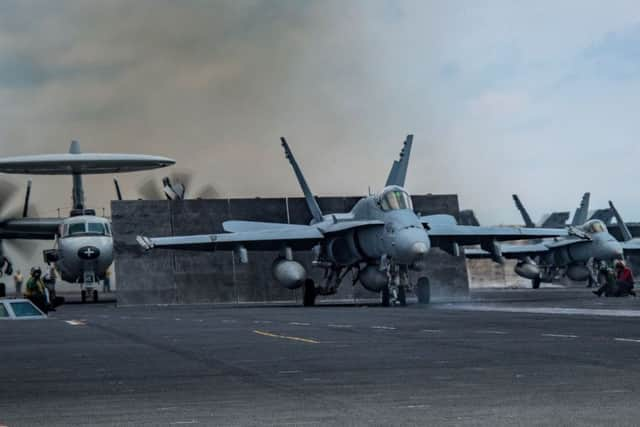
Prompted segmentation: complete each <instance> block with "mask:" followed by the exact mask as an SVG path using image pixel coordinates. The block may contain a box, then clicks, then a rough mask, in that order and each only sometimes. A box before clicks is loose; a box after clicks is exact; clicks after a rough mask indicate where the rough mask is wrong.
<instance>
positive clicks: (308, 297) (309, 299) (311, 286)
mask: <svg viewBox="0 0 640 427" xmlns="http://www.w3.org/2000/svg"><path fill="white" fill-rule="evenodd" d="M317 294H318V293H317V292H316V284H315V282H314V281H313V280H312V279H307V280H305V281H304V294H303V296H302V305H304V306H305V307H312V306H314V305H316V296H317Z"/></svg>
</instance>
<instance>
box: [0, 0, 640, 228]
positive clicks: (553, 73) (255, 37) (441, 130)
mask: <svg viewBox="0 0 640 427" xmlns="http://www.w3.org/2000/svg"><path fill="white" fill-rule="evenodd" d="M638 102H640V3H638V2H637V1H631V0H629V1H607V2H603V1H585V0H580V1H577V0H564V1H560V2H558V1H538V2H532V1H515V0H505V1H476V0H470V1H446V2H445V1H432V2H429V1H424V0H417V1H399V0H389V1H383V0H380V1H378V0H361V1H345V0H336V1H303V0H291V1H285V0H281V1H280V0H268V1H260V0H252V1H242V0H231V1H195V0H193V1H188V0H180V1H177V0H174V1H168V0H136V1H119V0H100V1H97V0H96V1H88V0H78V1H70V0H57V1H55V2H52V1H49V0H43V1H28V0H19V1H8V0H4V1H2V2H0V121H1V123H2V126H0V149H1V150H0V155H15V154H34V153H40V152H59V151H66V150H67V148H68V144H69V141H70V140H71V139H79V140H80V142H81V144H82V146H83V150H84V151H111V152H140V153H148V154H159V155H166V156H169V157H172V158H175V159H176V160H177V161H178V164H179V165H181V166H182V167H189V168H192V169H195V170H196V171H197V176H198V178H197V183H198V184H203V183H205V182H210V183H212V184H214V185H215V186H216V188H217V189H218V191H219V192H220V193H221V194H224V195H229V196H233V197H243V196H257V195H261V196H279V195H298V194H299V190H298V188H297V185H296V182H295V180H294V177H293V174H292V172H291V170H290V168H289V166H288V164H287V163H286V161H285V160H284V158H283V155H282V151H281V149H280V147H279V141H278V137H279V136H281V135H285V136H287V137H288V139H289V142H290V144H291V146H292V149H293V151H294V153H295V154H296V155H297V157H298V160H299V162H300V163H301V165H302V167H303V169H304V171H305V173H306V174H307V178H308V180H309V182H310V185H311V187H312V189H313V190H314V191H315V192H316V193H318V194H334V195H335V194H365V193H366V192H367V188H368V187H369V186H371V187H372V188H373V189H380V188H381V186H382V185H383V183H384V180H385V178H386V175H387V172H388V169H389V167H390V165H391V162H392V160H393V158H395V156H396V155H397V153H398V151H399V149H400V146H401V142H402V141H403V139H404V137H405V135H406V134H407V133H408V132H412V133H415V142H414V151H413V159H412V164H411V166H410V169H409V177H408V182H407V186H408V188H409V189H410V190H411V191H412V192H414V193H429V192H431V193H459V195H460V201H461V205H462V206H463V207H465V208H473V209H474V210H476V212H477V214H478V216H479V218H480V220H481V221H482V222H484V223H515V222H518V221H519V217H518V214H517V211H516V210H515V209H514V208H513V206H512V202H511V198H510V195H511V194H512V193H513V192H519V193H520V194H521V196H522V198H523V200H524V201H525V203H526V204H527V205H528V206H529V209H530V211H531V213H532V216H533V217H534V218H539V217H540V216H541V215H542V214H543V213H544V212H547V211H549V210H552V209H563V210H564V209H571V210H573V209H574V208H575V207H576V205H577V204H578V201H579V198H580V195H581V194H582V192H584V191H587V190H589V191H591V192H592V193H593V196H592V200H593V204H594V205H595V207H598V206H600V207H604V206H605V204H606V200H607V199H608V198H613V199H614V200H616V201H617V203H618V205H619V207H620V208H621V209H622V211H623V213H624V214H625V216H626V217H628V218H629V219H634V220H638V219H640V199H639V198H638V197H637V196H638V194H637V193H638V190H637V183H638V182H640V172H639V171H638V168H637V167H636V165H637V162H638V155H639V154H640V148H638V147H639V145H638V143H637V137H638V135H639V134H640V120H638V107H637V103H638ZM11 179H12V180H15V179H14V178H11ZM144 179H145V174H137V175H135V176H130V177H128V178H126V179H125V177H122V181H123V184H124V185H125V188H124V191H125V193H126V195H129V196H130V197H134V196H135V191H134V187H135V186H136V185H137V184H136V183H139V182H141V181H143V180H144ZM69 183H70V179H69V178H65V177H62V178H36V179H35V181H34V186H35V187H34V198H35V199H36V200H38V201H39V205H40V206H39V208H40V212H42V213H45V214H53V213H55V208H56V207H67V206H69V204H70V200H69V198H70V194H69V189H70V188H69V187H70V184H69ZM87 187H88V188H87V190H88V193H89V194H88V199H89V200H88V201H89V203H90V204H91V205H93V206H106V205H107V204H108V200H110V198H111V197H112V196H113V190H112V186H111V179H110V177H109V176H106V177H101V178H99V179H95V178H94V179H90V180H88V183H87Z"/></svg>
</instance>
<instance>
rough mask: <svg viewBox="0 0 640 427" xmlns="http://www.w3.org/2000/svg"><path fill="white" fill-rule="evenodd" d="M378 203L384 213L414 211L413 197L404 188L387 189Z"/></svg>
mask: <svg viewBox="0 0 640 427" xmlns="http://www.w3.org/2000/svg"><path fill="white" fill-rule="evenodd" d="M378 203H379V204H380V207H381V208H382V210H383V211H396V210H401V209H409V210H413V203H411V196H409V193H407V191H406V190H405V189H404V188H402V187H397V186H392V187H387V188H385V189H384V190H383V191H382V194H380V196H378Z"/></svg>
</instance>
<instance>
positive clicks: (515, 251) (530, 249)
mask: <svg viewBox="0 0 640 427" xmlns="http://www.w3.org/2000/svg"><path fill="white" fill-rule="evenodd" d="M548 251H549V247H548V246H547V245H545V244H544V243H533V244H530V245H513V244H502V245H500V254H501V255H502V256H503V257H504V258H509V259H511V258H522V257H526V256H535V255H542V254H544V253H547V252H548ZM464 255H465V256H466V257H467V258H492V257H493V256H492V254H491V253H490V252H489V251H485V250H484V249H477V248H470V249H465V250H464Z"/></svg>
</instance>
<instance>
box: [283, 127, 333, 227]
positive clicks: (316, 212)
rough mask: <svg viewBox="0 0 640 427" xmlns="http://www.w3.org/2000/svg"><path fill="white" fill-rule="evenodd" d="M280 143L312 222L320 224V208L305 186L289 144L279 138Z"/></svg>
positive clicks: (307, 186)
mask: <svg viewBox="0 0 640 427" xmlns="http://www.w3.org/2000/svg"><path fill="white" fill-rule="evenodd" d="M280 141H282V148H284V154H285V156H286V157H287V159H288V160H289V163H291V167H292V168H293V172H294V173H295V174H296V178H297V179H298V184H300V188H302V192H303V193H304V198H305V200H306V201H307V207H308V208H309V212H310V213H311V216H312V217H313V221H314V222H322V220H323V218H322V211H321V210H320V206H318V201H317V200H316V199H315V197H314V196H313V193H312V192H311V190H310V189H309V185H307V180H306V179H305V178H304V175H303V174H302V171H301V170H300V166H298V162H296V158H295V157H293V153H292V152H291V149H290V148H289V144H287V140H286V139H285V138H284V137H281V138H280Z"/></svg>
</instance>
